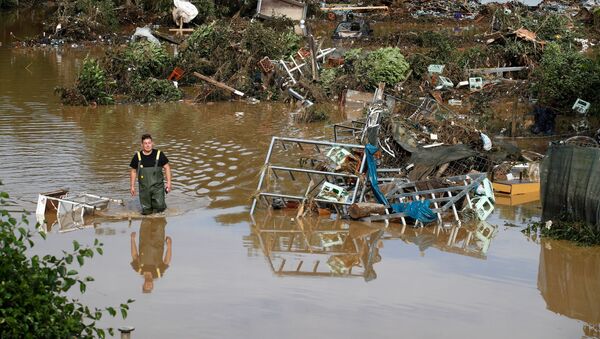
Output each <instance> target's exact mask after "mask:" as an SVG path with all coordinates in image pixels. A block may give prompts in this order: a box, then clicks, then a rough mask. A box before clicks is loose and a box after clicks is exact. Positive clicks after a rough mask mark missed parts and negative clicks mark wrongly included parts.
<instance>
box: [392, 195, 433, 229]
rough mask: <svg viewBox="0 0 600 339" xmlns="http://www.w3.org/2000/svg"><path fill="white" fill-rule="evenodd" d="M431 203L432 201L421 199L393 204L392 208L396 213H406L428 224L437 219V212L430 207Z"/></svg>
mask: <svg viewBox="0 0 600 339" xmlns="http://www.w3.org/2000/svg"><path fill="white" fill-rule="evenodd" d="M429 205H431V201H429V200H422V201H421V200H419V201H411V202H406V203H398V204H392V209H393V210H394V213H404V214H406V215H407V216H409V217H411V218H413V219H415V220H418V221H420V222H422V223H424V224H427V223H430V222H434V221H436V220H437V214H435V213H434V212H433V211H432V210H431V208H429Z"/></svg>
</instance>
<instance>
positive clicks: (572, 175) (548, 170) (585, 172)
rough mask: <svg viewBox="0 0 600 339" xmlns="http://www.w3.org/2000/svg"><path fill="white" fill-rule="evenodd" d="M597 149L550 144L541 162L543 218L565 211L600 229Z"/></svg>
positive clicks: (599, 161) (599, 167) (598, 157)
mask: <svg viewBox="0 0 600 339" xmlns="http://www.w3.org/2000/svg"><path fill="white" fill-rule="evenodd" d="M598 173H600V149H599V148H591V147H581V146H575V145H552V146H550V148H549V149H548V152H547V153H546V157H545V158H544V160H543V161H542V164H541V166H540V184H541V201H542V218H543V220H551V219H553V218H556V217H558V216H560V215H561V214H568V215H570V216H572V217H575V218H576V219H578V220H582V221H585V222H586V223H588V224H590V225H595V226H596V230H598V231H600V175H598Z"/></svg>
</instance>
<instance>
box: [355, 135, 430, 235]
mask: <svg viewBox="0 0 600 339" xmlns="http://www.w3.org/2000/svg"><path fill="white" fill-rule="evenodd" d="M377 149H378V148H377V146H373V145H371V144H367V146H366V147H365V151H366V152H367V176H368V177H369V181H370V182H371V188H372V189H373V194H374V195H375V199H377V202H378V203H380V204H383V205H385V206H390V203H389V202H388V200H387V199H386V197H385V195H384V194H383V192H381V189H380V188H379V184H378V183H377V162H376V161H375V157H374V155H375V153H376V152H377ZM429 205H430V201H429V200H424V201H413V202H409V203H398V204H393V205H391V207H392V209H393V210H394V212H395V213H402V212H404V213H406V215H407V216H409V217H411V218H413V219H415V220H418V221H420V222H423V223H430V222H432V221H435V220H436V219H437V215H436V214H435V213H433V211H432V210H431V208H429Z"/></svg>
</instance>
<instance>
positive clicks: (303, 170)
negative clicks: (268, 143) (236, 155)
mask: <svg viewBox="0 0 600 339" xmlns="http://www.w3.org/2000/svg"><path fill="white" fill-rule="evenodd" d="M269 168H270V169H272V170H276V171H288V172H300V173H310V174H319V175H332V176H337V177H344V178H358V176H356V175H354V174H346V173H335V172H323V171H317V170H311V169H306V168H293V167H283V166H269Z"/></svg>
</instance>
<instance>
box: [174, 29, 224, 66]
mask: <svg viewBox="0 0 600 339" xmlns="http://www.w3.org/2000/svg"><path fill="white" fill-rule="evenodd" d="M230 33H231V31H230V29H229V26H227V25H222V24H221V23H219V22H217V21H215V22H212V23H210V24H204V25H202V26H200V27H198V28H197V29H196V30H194V32H193V33H192V34H191V35H190V37H189V38H187V40H186V42H185V44H186V45H185V49H184V51H183V52H182V57H183V58H185V57H188V58H189V59H191V58H192V57H193V56H196V57H200V58H207V57H209V56H210V54H211V52H212V51H213V50H214V48H216V45H217V44H218V43H219V42H220V39H222V40H227V39H228V38H229V35H230ZM188 52H189V53H190V54H191V55H186V53H188Z"/></svg>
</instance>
